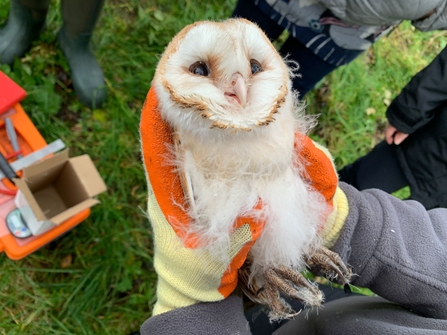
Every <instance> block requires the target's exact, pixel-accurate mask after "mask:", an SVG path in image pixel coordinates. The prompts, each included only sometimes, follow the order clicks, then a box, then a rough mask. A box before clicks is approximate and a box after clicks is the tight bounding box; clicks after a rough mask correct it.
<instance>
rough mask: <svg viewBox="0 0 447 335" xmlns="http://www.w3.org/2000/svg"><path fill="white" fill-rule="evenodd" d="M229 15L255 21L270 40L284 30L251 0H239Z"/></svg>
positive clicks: (274, 38)
mask: <svg viewBox="0 0 447 335" xmlns="http://www.w3.org/2000/svg"><path fill="white" fill-rule="evenodd" d="M231 17H234V18H237V17H240V18H244V19H247V20H249V21H251V22H254V23H256V24H257V25H258V26H259V28H261V29H262V30H263V31H264V32H265V34H266V35H267V37H268V38H269V39H270V41H274V40H276V39H277V38H278V37H279V35H281V33H282V32H283V30H284V28H282V27H281V26H279V25H278V24H276V22H275V21H273V20H272V19H270V18H269V17H268V16H267V15H265V14H264V12H262V11H261V10H260V9H259V8H258V6H256V5H255V4H254V2H253V1H252V0H239V1H238V2H237V5H236V8H235V9H234V11H233V14H232V15H231Z"/></svg>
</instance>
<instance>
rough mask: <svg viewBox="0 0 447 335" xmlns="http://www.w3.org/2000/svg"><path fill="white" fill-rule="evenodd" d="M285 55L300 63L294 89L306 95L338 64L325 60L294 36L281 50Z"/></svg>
mask: <svg viewBox="0 0 447 335" xmlns="http://www.w3.org/2000/svg"><path fill="white" fill-rule="evenodd" d="M279 52H280V53H281V55H282V56H283V57H285V56H287V55H288V58H289V59H291V60H294V61H296V62H297V63H298V65H299V69H298V71H297V72H298V73H299V74H300V76H297V77H295V78H293V81H292V84H293V89H294V90H296V91H298V92H299V93H300V98H302V97H304V96H305V95H306V93H307V92H309V91H310V90H311V89H312V88H313V87H314V86H315V85H316V84H317V83H318V82H319V81H320V80H321V79H322V78H323V77H325V76H326V75H327V74H329V73H330V72H332V71H333V70H335V69H336V68H337V66H335V65H332V64H329V63H327V62H325V61H324V60H323V59H321V58H320V57H318V56H317V55H315V54H314V53H313V51H311V50H309V49H308V48H307V47H306V46H305V45H304V44H302V43H301V42H300V41H298V40H296V39H295V38H293V37H292V36H291V37H289V38H288V39H287V41H286V42H285V43H284V44H283V46H282V47H281V49H280V51H279Z"/></svg>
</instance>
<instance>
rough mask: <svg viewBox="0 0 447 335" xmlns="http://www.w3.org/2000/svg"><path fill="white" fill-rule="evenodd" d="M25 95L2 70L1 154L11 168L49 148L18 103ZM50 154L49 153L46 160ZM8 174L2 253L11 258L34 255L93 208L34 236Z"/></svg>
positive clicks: (1, 203) (1, 213)
mask: <svg viewBox="0 0 447 335" xmlns="http://www.w3.org/2000/svg"><path fill="white" fill-rule="evenodd" d="M25 96H26V92H25V91H24V90H23V89H22V88H21V87H20V86H18V85H17V84H16V83H15V82H14V81H12V80H11V79H10V78H9V77H8V76H6V75H5V74H4V73H3V72H1V71H0V153H1V155H2V156H3V157H4V158H5V159H6V160H7V161H8V163H9V164H11V165H12V166H14V162H18V161H19V160H20V159H22V160H23V158H27V157H28V158H32V155H31V154H33V153H36V152H39V151H40V152H45V150H42V149H44V148H46V147H48V145H47V143H46V142H45V140H44V138H43V137H42V135H41V134H40V133H39V131H38V130H37V129H36V127H35V126H34V124H33V123H32V122H31V120H30V119H29V117H28V116H27V115H26V113H25V111H24V110H23V108H22V107H21V105H20V103H19V102H20V101H21V100H23V99H24V98H25ZM11 127H13V129H12V130H11ZM11 133H13V135H11ZM59 141H60V140H59ZM60 143H62V142H61V141H60ZM54 151H55V150H54ZM30 155H31V156H30ZM51 155H52V154H51V153H49V154H47V155H46V157H50V156H51ZM34 156H37V155H34ZM28 161H30V159H28ZM19 163H20V162H19ZM16 166H18V165H17V164H16ZM16 174H17V176H18V177H20V175H21V171H16ZM6 175H7V174H6V173H5V171H3V174H2V176H3V178H2V179H1V183H0V252H1V251H4V252H5V253H6V255H7V256H8V257H9V258H11V259H14V260H18V259H21V258H23V257H25V256H27V255H29V254H31V253H32V252H34V251H36V250H38V249H39V248H41V247H42V246H44V245H45V244H47V243H49V242H51V241H52V240H54V239H56V238H57V237H59V236H61V235H63V234H64V233H66V232H68V231H69V230H71V229H72V228H73V227H75V226H76V225H78V224H79V223H80V222H82V221H84V220H85V219H86V218H87V217H88V216H89V215H90V208H87V209H84V210H82V211H80V212H79V213H77V214H75V215H73V216H72V217H70V218H69V219H67V220H66V221H64V222H62V223H61V224H59V225H56V226H54V227H53V228H51V229H49V230H47V231H45V232H44V233H42V234H40V235H37V236H34V235H32V234H30V232H29V230H28V231H27V226H26V222H25V221H24V218H23V217H22V216H21V215H20V214H19V213H18V210H17V207H16V204H15V201H14V200H15V195H16V192H17V188H16V187H15V185H14V184H13V183H12V182H11V181H10V180H8V178H6V177H5V176H6Z"/></svg>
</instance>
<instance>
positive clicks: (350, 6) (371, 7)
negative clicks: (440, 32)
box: [319, 0, 447, 31]
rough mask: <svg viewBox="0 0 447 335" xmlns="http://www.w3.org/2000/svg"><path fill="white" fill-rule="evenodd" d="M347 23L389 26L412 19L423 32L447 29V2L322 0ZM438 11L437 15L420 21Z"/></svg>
mask: <svg viewBox="0 0 447 335" xmlns="http://www.w3.org/2000/svg"><path fill="white" fill-rule="evenodd" d="M319 2H320V3H322V4H323V5H324V6H326V8H328V9H330V10H331V11H332V13H334V15H335V16H337V17H338V18H339V19H341V20H342V21H344V22H346V23H351V24H357V25H361V26H381V25H384V26H389V25H394V24H398V23H399V22H400V21H402V20H411V21H413V25H414V26H415V27H416V28H418V29H419V30H422V31H428V30H436V29H446V28H447V19H446V14H447V13H446V3H447V1H446V0H393V1H390V0H319ZM433 9H435V13H434V14H433V15H431V16H430V17H429V18H427V19H425V20H421V21H418V19H419V18H422V17H423V16H424V15H426V14H428V13H430V12H431V11H432V10H433Z"/></svg>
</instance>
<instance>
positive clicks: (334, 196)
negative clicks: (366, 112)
mask: <svg viewBox="0 0 447 335" xmlns="http://www.w3.org/2000/svg"><path fill="white" fill-rule="evenodd" d="M295 150H297V152H298V156H299V157H302V158H303V161H304V162H305V169H306V171H305V175H304V176H303V177H304V178H305V179H307V180H308V181H309V183H310V185H311V186H312V187H313V188H314V189H315V190H317V191H318V192H320V193H321V194H322V195H323V196H324V198H325V199H326V201H327V202H328V203H329V204H330V205H331V207H332V212H331V213H329V215H328V218H327V219H326V223H325V225H324V227H322V231H321V236H322V237H323V239H324V242H325V243H324V244H325V246H326V247H328V248H331V247H332V246H333V245H334V244H335V242H336V241H337V239H338V237H339V235H340V232H341V229H342V228H343V225H344V223H345V220H346V217H347V215H348V212H349V205H348V199H347V198H346V195H345V194H344V192H343V191H342V189H341V188H339V187H338V175H337V172H336V169H335V165H334V162H333V159H332V156H331V154H330V153H329V151H328V150H327V149H326V148H325V147H323V146H321V145H320V144H318V143H316V142H314V141H312V140H311V139H310V138H309V137H307V136H305V135H303V134H298V133H297V134H296V135H295Z"/></svg>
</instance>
